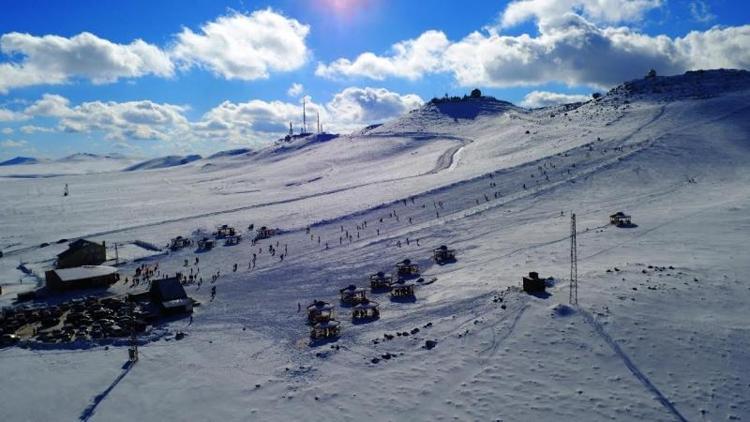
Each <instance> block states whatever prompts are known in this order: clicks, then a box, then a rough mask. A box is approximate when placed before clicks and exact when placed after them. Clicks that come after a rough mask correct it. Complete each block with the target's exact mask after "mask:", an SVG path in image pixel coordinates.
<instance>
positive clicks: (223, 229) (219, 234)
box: [214, 224, 237, 239]
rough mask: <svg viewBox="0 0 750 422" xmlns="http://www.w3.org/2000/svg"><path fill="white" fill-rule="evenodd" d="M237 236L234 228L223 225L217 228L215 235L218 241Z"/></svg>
mask: <svg viewBox="0 0 750 422" xmlns="http://www.w3.org/2000/svg"><path fill="white" fill-rule="evenodd" d="M236 234H237V231H236V230H235V229H234V227H231V226H228V225H226V224H222V225H221V226H219V227H217V228H216V233H214V235H215V236H216V238H217V239H223V238H225V237H229V236H234V235H236Z"/></svg>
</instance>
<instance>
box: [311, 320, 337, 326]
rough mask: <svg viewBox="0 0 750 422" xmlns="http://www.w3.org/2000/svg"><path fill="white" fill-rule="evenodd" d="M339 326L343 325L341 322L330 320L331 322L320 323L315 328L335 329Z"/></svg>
mask: <svg viewBox="0 0 750 422" xmlns="http://www.w3.org/2000/svg"><path fill="white" fill-rule="evenodd" d="M339 325H341V323H340V322H338V321H334V320H330V321H324V322H319V323H317V324H315V328H334V327H338V326H339Z"/></svg>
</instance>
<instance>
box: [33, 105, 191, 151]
mask: <svg viewBox="0 0 750 422" xmlns="http://www.w3.org/2000/svg"><path fill="white" fill-rule="evenodd" d="M185 110H186V109H185V107H182V106H178V105H173V104H158V103H154V102H152V101H148V100H143V101H128V102H121V103H120V102H114V101H109V102H102V101H92V102H85V103H82V104H80V105H77V106H75V107H71V106H70V101H69V100H68V99H67V98H64V97H62V96H59V95H51V94H45V95H44V96H43V97H42V98H41V99H40V100H38V101H36V102H34V103H33V104H31V105H30V106H28V107H27V108H26V110H25V111H24V113H25V114H26V115H27V116H29V117H34V116H45V117H56V118H58V125H57V130H62V131H66V132H78V133H80V132H102V133H104V134H105V138H107V139H112V140H124V139H159V140H168V139H170V138H171V135H173V134H174V133H175V132H177V131H179V130H182V129H184V128H186V127H187V125H188V121H187V118H185V116H184V112H185ZM22 130H24V132H25V133H33V132H38V131H46V130H45V129H39V128H37V127H34V126H24V128H23V129H22Z"/></svg>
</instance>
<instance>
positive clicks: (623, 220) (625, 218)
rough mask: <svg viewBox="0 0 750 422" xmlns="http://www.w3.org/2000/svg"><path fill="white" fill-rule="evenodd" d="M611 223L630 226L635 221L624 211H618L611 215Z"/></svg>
mask: <svg viewBox="0 0 750 422" xmlns="http://www.w3.org/2000/svg"><path fill="white" fill-rule="evenodd" d="M609 224H612V225H615V226H618V227H621V226H629V225H631V224H633V223H632V221H631V219H630V216H629V215H627V214H625V213H624V212H622V211H618V212H616V213H614V214H612V215H610V216H609Z"/></svg>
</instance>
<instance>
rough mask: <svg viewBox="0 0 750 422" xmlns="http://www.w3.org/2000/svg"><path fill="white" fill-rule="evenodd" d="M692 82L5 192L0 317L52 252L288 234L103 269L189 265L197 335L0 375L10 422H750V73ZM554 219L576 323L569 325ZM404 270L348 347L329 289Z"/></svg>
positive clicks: (349, 332)
mask: <svg viewBox="0 0 750 422" xmlns="http://www.w3.org/2000/svg"><path fill="white" fill-rule="evenodd" d="M697 77H698V76H695V75H693V74H688V75H681V76H675V77H669V78H657V79H656V80H647V81H634V82H630V83H627V84H624V85H622V86H621V87H619V88H616V89H614V90H612V91H611V92H610V93H608V94H606V95H605V96H604V97H603V98H602V99H600V100H598V101H590V102H587V103H583V104H577V105H575V106H560V107H553V108H547V109H539V110H525V109H522V108H518V107H515V106H512V105H509V104H508V103H503V102H497V101H493V100H472V101H475V102H472V103H457V104H451V105H450V109H446V108H440V107H437V106H435V105H434V104H433V105H427V106H425V107H424V108H422V109H420V110H418V111H415V112H412V113H410V114H408V115H407V116H404V117H403V118H401V119H398V120H396V121H394V122H389V123H386V124H384V125H381V126H378V127H376V128H371V129H369V130H365V131H363V132H360V133H357V134H353V135H351V136H341V137H337V138H333V139H327V140H325V142H316V141H315V140H313V139H301V140H298V141H296V142H297V143H295V144H294V145H286V146H279V145H277V146H274V147H271V148H269V149H267V150H264V151H259V152H253V153H250V152H248V153H245V152H242V153H238V154H221V155H217V156H214V157H210V158H208V159H205V160H201V161H200V162H196V163H193V164H190V165H186V166H181V167H176V168H171V169H157V170H152V171H149V172H130V173H118V174H116V175H109V174H106V175H97V176H96V177H93V178H92V177H91V176H76V177H72V176H71V177H65V178H60V179H59V180H54V181H52V180H50V179H34V180H23V181H22V180H9V182H8V183H7V184H6V185H7V186H8V187H7V188H4V189H3V190H2V191H0V199H2V201H0V212H2V213H3V215H5V216H6V217H7V218H6V220H5V221H7V229H6V230H5V231H4V232H3V233H0V242H2V246H0V247H2V248H3V249H4V250H5V251H6V256H5V257H4V258H2V259H0V274H3V275H6V279H7V280H11V281H13V284H12V285H11V283H8V284H7V285H5V286H3V287H4V294H3V296H0V302H2V303H8V302H9V301H10V300H11V294H14V293H15V292H17V291H19V290H22V289H23V288H25V287H26V286H25V285H21V287H16V286H18V284H17V283H16V282H15V280H16V279H17V278H18V276H17V274H16V273H15V271H16V270H15V266H17V265H18V261H19V260H22V261H24V262H26V263H28V266H29V267H31V268H34V269H35V270H36V271H39V272H41V271H43V270H44V269H45V268H46V267H48V266H49V265H50V263H51V261H50V260H51V259H52V257H53V255H54V253H56V252H57V250H56V249H55V247H54V246H51V247H49V248H44V249H39V248H37V247H36V246H35V245H37V244H38V243H39V242H41V241H45V240H47V241H48V240H54V239H57V238H59V237H68V238H74V237H79V236H81V237H83V236H85V237H89V238H92V239H94V240H106V241H107V242H108V244H112V243H114V242H126V241H133V240H135V239H138V240H141V241H146V242H150V243H153V244H158V245H163V244H166V242H167V241H168V239H169V238H170V237H172V236H176V235H190V236H194V237H198V236H201V235H202V234H203V233H205V232H210V231H212V230H213V229H214V227H215V226H216V225H218V224H232V225H234V226H236V227H237V228H238V229H240V230H241V231H243V232H245V236H246V237H248V236H250V234H249V233H246V230H245V228H246V227H247V226H248V224H250V223H253V224H255V226H256V227H257V226H260V225H265V226H268V227H278V228H280V229H282V230H283V233H282V234H280V235H279V236H276V237H274V238H272V239H269V240H262V241H260V242H259V243H258V244H257V245H254V246H251V244H250V243H249V242H244V243H241V244H240V245H237V246H226V247H224V246H220V247H217V248H215V249H214V250H213V251H211V252H207V253H201V254H195V252H194V251H193V250H190V249H184V250H182V251H178V252H175V253H171V254H168V255H163V256H158V257H155V258H152V259H151V260H148V261H143V262H131V263H127V264H125V265H123V266H121V267H120V268H121V272H122V274H123V275H127V276H128V277H131V278H132V276H133V273H134V271H135V268H136V267H138V266H140V265H142V264H144V263H146V264H149V265H151V264H155V263H156V262H158V264H159V268H160V271H162V272H165V273H174V272H177V271H181V272H186V271H188V268H186V267H185V264H184V263H185V261H186V260H187V261H188V263H193V262H195V261H194V260H195V258H196V257H199V259H200V263H199V265H189V266H190V271H200V274H201V276H202V277H205V282H204V283H203V284H202V285H196V284H193V285H189V286H188V287H187V290H188V293H189V294H190V295H191V296H193V297H195V298H196V299H198V300H199V301H201V302H202V305H201V306H200V307H198V308H197V310H196V312H195V314H194V318H193V320H191V321H187V320H175V321H172V322H170V323H168V324H167V325H166V329H167V330H169V331H170V332H171V333H174V332H176V331H183V332H185V333H186V334H187V335H186V337H185V338H184V339H182V340H179V341H176V340H173V338H174V336H173V335H170V336H167V337H165V338H163V339H162V340H159V341H156V342H152V343H148V344H145V345H143V346H142V347H141V351H142V355H141V360H140V361H139V362H138V363H137V364H136V365H135V366H133V367H132V368H127V367H125V368H124V367H123V363H124V361H125V359H126V350H125V348H124V347H122V346H111V347H109V348H106V349H105V348H104V347H103V346H100V345H93V346H91V347H88V348H84V349H75V350H66V349H64V348H57V349H54V348H53V350H48V351H34V350H26V349H20V348H9V349H4V350H0V372H2V373H3V374H4V377H5V378H4V379H6V380H8V382H5V383H1V384H0V395H2V396H3V397H5V398H6V400H7V402H6V403H7V404H8V405H7V406H4V407H3V412H6V414H8V415H10V419H32V420H47V419H60V418H62V419H75V418H84V419H85V418H88V417H91V418H92V419H94V420H95V419H97V418H98V419H101V420H132V419H135V418H138V419H144V420H154V419H159V420H164V419H166V420H184V419H204V420H247V419H257V420H298V419H306V418H309V417H311V416H314V417H316V418H326V419H332V420H420V421H421V420H425V421H427V420H540V421H547V420H549V421H557V420H591V421H599V420H605V419H613V420H634V421H635V420H726V419H730V420H744V419H748V418H750V332H748V330H747V321H746V317H745V315H747V314H748V312H749V311H750V305H748V303H750V287H749V286H748V284H747V282H746V281H745V280H744V274H747V273H748V272H750V261H748V260H747V259H746V256H745V255H746V252H745V249H746V248H745V247H744V244H745V243H746V242H747V239H748V236H749V235H750V213H748V211H749V210H750V196H749V195H748V192H749V191H748V186H749V183H748V182H750V167H748V166H747V162H748V160H750V142H749V141H748V140H749V139H750V105H749V104H750V101H749V99H750V83H748V80H749V79H748V76H747V72H733V71H709V72H704V73H703V74H701V76H700V78H702V79H700V80H699V81H702V82H700V83H698V82H696V79H695V78H697ZM696 87H698V88H696ZM707 87H708V88H707ZM717 87H724V88H717ZM657 88H658V91H657ZM709 88H710V89H709ZM708 93H710V95H709V94H708ZM462 104H463V105H462ZM467 110H468V111H467ZM472 110H474V111H472ZM477 110H479V111H477ZM475 111H476V112H475ZM61 182H65V183H70V185H71V189H72V190H73V189H74V190H73V192H74V194H73V195H72V196H71V197H69V198H68V199H70V200H69V201H68V200H67V199H66V200H62V199H60V198H58V197H55V198H54V199H51V198H49V197H48V196H47V195H45V194H44V192H47V191H54V189H56V187H57V186H58V185H59V184H60V183H61ZM102 210H106V212H103V211H102ZM571 211H572V212H575V213H576V215H577V228H578V231H577V237H578V257H579V266H578V271H579V279H580V281H579V284H580V286H579V293H578V294H579V305H578V306H569V305H567V303H568V297H569V296H568V295H569V291H568V287H569V286H568V279H569V274H570V273H569V265H570V264H569V256H570V250H569V246H570V243H569V242H570V240H569V234H570V213H571ZM616 211H625V212H627V213H629V214H632V216H633V222H634V225H633V227H628V228H618V227H614V226H611V225H609V224H608V223H609V220H608V216H609V214H611V213H613V212H616ZM74 217H75V218H74ZM5 221H4V223H5ZM28 221H34V222H35V225H34V226H33V227H32V228H31V229H30V228H29V225H28V224H27V223H28ZM60 221H64V222H65V224H61V223H60ZM308 227H309V230H310V231H309V233H308V232H307V228H308ZM441 244H445V245H448V246H450V247H451V248H455V249H456V251H457V261H456V262H455V263H451V264H447V265H442V266H441V265H436V264H434V263H433V262H432V261H431V259H430V258H431V253H432V249H433V248H435V247H437V246H439V245H441ZM270 246H273V247H274V248H275V249H276V251H277V253H276V254H274V255H271V254H270V253H269V247H270ZM282 252H283V253H284V258H283V260H282V259H281V258H280V257H279V255H280V253H282ZM252 254H256V256H257V265H256V267H255V268H252V265H251V264H252V262H251V256H252ZM404 258H410V259H411V260H413V261H414V262H415V263H417V264H418V265H419V266H420V267H421V271H422V273H421V277H422V278H423V282H420V283H418V285H417V287H416V300H415V301H414V302H408V303H404V302H398V301H392V300H391V299H389V297H388V295H387V294H373V293H370V292H368V294H369V295H371V296H370V297H371V298H372V299H374V300H376V301H378V302H379V303H380V309H381V317H380V319H378V320H376V321H374V322H371V323H368V324H354V323H352V322H351V319H350V316H351V314H350V309H348V308H345V307H342V306H340V304H339V302H338V296H339V289H340V288H342V287H345V286H347V285H349V284H356V285H360V286H366V285H367V280H368V278H367V277H368V276H369V274H371V273H374V272H377V271H386V272H392V271H393V266H394V264H395V263H396V262H397V261H400V260H402V259H404ZM235 264H237V268H238V269H237V271H234V265H235ZM248 267H250V268H248ZM529 271H538V272H539V273H540V275H542V276H544V277H547V276H549V277H551V279H550V280H549V284H550V288H549V289H548V293H549V296H540V297H536V296H530V295H526V294H524V293H522V292H520V289H519V286H520V280H521V276H522V275H525V274H526V273H528V272H529ZM217 272H219V273H218V274H219V277H218V279H217V280H216V282H215V283H212V282H210V279H211V276H212V275H214V274H217ZM211 287H216V291H217V294H216V298H215V299H212V298H211V296H210V289H211ZM134 290H137V289H134V288H132V287H130V285H126V284H125V283H118V284H117V285H115V286H114V287H113V288H112V289H111V291H112V292H115V293H125V292H132V291H134ZM315 299H323V300H327V301H329V302H331V303H334V304H335V305H336V312H337V319H339V320H340V321H341V322H342V334H341V338H340V339H339V340H338V341H337V342H335V343H331V344H324V345H319V346H314V347H311V346H310V345H309V344H308V341H307V340H308V339H307V336H308V333H309V327H308V326H306V325H305V315H304V306H305V305H307V304H308V303H310V302H311V301H313V300H315ZM298 306H302V308H303V311H302V312H299V311H298ZM427 341H431V342H434V343H429V344H428V343H427ZM432 346H434V347H432ZM63 384H64V385H66V386H67V388H65V389H60V388H58V386H59V385H63ZM34 403H50V404H54V406H37V405H33V404H34Z"/></svg>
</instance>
